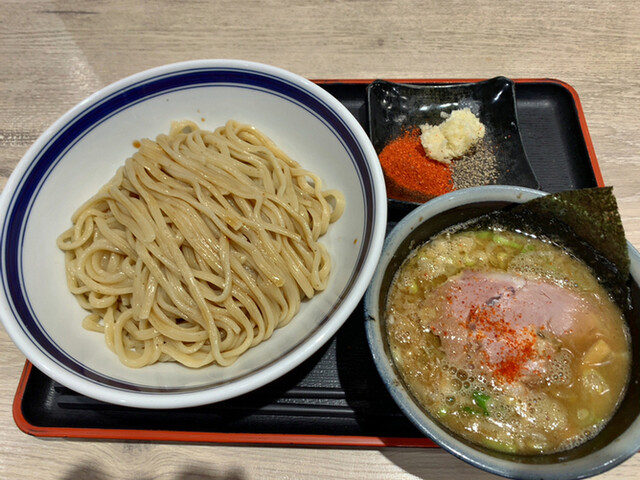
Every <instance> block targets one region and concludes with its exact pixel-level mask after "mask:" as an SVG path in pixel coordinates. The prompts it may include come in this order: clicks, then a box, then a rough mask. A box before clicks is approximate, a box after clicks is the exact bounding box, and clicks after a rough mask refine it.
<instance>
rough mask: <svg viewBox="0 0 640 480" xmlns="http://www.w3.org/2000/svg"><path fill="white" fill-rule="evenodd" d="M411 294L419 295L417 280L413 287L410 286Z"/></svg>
mask: <svg viewBox="0 0 640 480" xmlns="http://www.w3.org/2000/svg"><path fill="white" fill-rule="evenodd" d="M409 293H410V294H412V295H415V294H416V293H418V284H417V283H416V281H415V280H414V281H413V282H412V283H411V285H409Z"/></svg>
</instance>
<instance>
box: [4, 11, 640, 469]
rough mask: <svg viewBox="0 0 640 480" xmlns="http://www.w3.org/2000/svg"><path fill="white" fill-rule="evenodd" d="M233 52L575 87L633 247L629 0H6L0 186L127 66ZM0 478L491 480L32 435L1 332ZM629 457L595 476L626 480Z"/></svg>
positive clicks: (401, 73)
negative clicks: (17, 414) (22, 421)
mask: <svg viewBox="0 0 640 480" xmlns="http://www.w3.org/2000/svg"><path fill="white" fill-rule="evenodd" d="M198 58H239V59H245V60H253V61H259V62H263V63H268V64H272V65H276V66H279V67H282V68H285V69H288V70H291V71H293V72H295V73H298V74H300V75H303V76H305V77H308V78H313V79H323V78H354V79H356V78H360V79H363V78H364V79H373V78H487V77H492V76H496V75H504V76H508V77H512V78H540V77H552V78H557V79H560V80H563V81H565V82H567V83H569V84H570V85H572V86H573V87H574V88H575V89H576V90H577V92H578V94H579V96H580V99H581V101H582V106H583V109H584V112H585V116H586V119H587V123H588V128H589V132H590V133H591V137H592V140H593V144H594V147H595V151H596V155H597V158H598V161H599V164H600V168H601V170H602V175H603V177H604V181H605V183H606V184H607V185H613V187H614V191H615V194H616V196H617V198H618V201H619V207H620V211H621V214H622V218H623V222H624V225H625V229H626V233H627V236H628V239H629V240H630V241H631V242H632V243H633V244H634V245H635V246H636V247H640V193H638V187H640V153H639V152H640V134H639V133H638V132H640V115H639V114H638V105H639V104H640V62H639V59H640V3H639V2H636V1H635V0H617V1H616V0H611V1H608V2H604V1H602V0H589V1H563V2H559V1H555V0H542V1H538V2H520V1H517V0H503V1H501V2H478V1H474V0H449V1H447V2H436V1H430V0H416V1H405V0H394V1H390V0H377V1H375V0H373V1H367V0H332V1H329V0H327V1H323V0H317V1H316V2H306V1H304V0H283V1H276V0H270V1H269V0H262V1H246V0H218V1H215V0H214V1H197V2H172V1H162V2H152V1H140V2H139V1H134V0H118V1H111V2H106V1H99V2H91V1H87V0H80V1H68V2H66V1H18V0H4V1H3V2H2V7H1V8H0V188H2V187H3V186H4V184H5V182H6V180H7V178H8V177H9V175H10V174H11V172H12V171H13V169H14V167H15V165H16V164H17V162H18V161H19V160H20V158H21V157H22V155H23V154H24V153H25V151H26V150H27V148H28V147H29V146H30V145H31V144H32V143H33V142H34V141H35V140H36V138H37V137H38V136H39V135H40V134H41V133H42V132H43V131H44V130H45V128H46V127H47V126H49V125H50V124H51V123H52V122H54V121H55V120H56V119H57V118H58V117H59V116H60V115H62V114H63V113H64V112H65V111H67V110H68V109H69V108H71V107H72V106H73V105H75V104H76V103H78V102H79V101H81V100H82V99H84V98H85V97H87V96H88V95H89V94H91V93H93V92H95V91H96V90H98V89H100V88H102V87H104V86H106V85H108V84H110V83H112V82H114V81H116V80H118V79H120V78H122V77H125V76H127V75H130V74H133V73H136V72H138V71H141V70H144V69H147V68H151V67H155V66H159V65H162V64H167V63H172V62H177V61H183V60H191V59H198ZM0 352H1V355H2V364H3V368H2V369H1V370H0V478H2V479H21V478H25V479H26V478H29V479H32V478H37V479H65V480H67V479H84V478H87V479H98V480H102V479H104V480H106V479H116V478H118V479H119V478H126V479H143V480H147V479H167V480H169V479H175V480H193V479H203V480H204V479H211V480H218V479H233V480H245V479H247V480H248V479H258V478H259V479H265V478H277V479H294V478H295V479H299V478H303V479H305V478H367V479H389V478H394V479H396V478H397V479H405V478H407V479H408V478H438V479H464V478H489V477H492V475H489V474H486V473H483V472H480V471H479V470H476V469H475V468H472V467H470V466H468V465H466V464H465V463H463V462H462V461H460V460H457V459H455V458H454V457H453V456H451V455H449V454H447V453H445V452H444V451H442V450H440V449H427V450H424V449H410V448H383V449H374V448H365V449H348V448H282V447H277V448H276V447H255V446H247V447H243V446H223V445H193V444H186V445H184V444H182V445H181V444H163V443H147V442H137V441H136V442H123V441H78V440H66V439H47V440H44V439H40V438H35V437H32V436H29V435H26V434H24V433H22V432H21V431H20V430H19V429H18V428H17V427H16V425H15V423H14V421H13V417H12V402H13V396H14V393H15V390H16V386H17V384H18V379H19V376H20V372H21V369H22V366H23V364H24V360H25V359H24V356H23V355H22V354H21V353H20V352H19V350H18V349H17V348H15V347H14V346H13V344H12V343H11V341H10V340H9V338H8V336H7V335H6V333H5V332H4V330H3V329H1V328H0ZM639 477H640V454H638V455H636V456H635V457H633V458H631V459H630V460H628V461H627V462H625V463H624V464H622V465H621V466H618V467H617V468H615V469H613V470H612V471H610V472H608V473H606V474H604V475H602V476H601V477H599V478H621V479H622V478H625V479H627V478H628V479H631V478H639Z"/></svg>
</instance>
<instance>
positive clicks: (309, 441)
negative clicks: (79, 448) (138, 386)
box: [13, 78, 604, 448]
mask: <svg viewBox="0 0 640 480" xmlns="http://www.w3.org/2000/svg"><path fill="white" fill-rule="evenodd" d="M389 80H390V81H394V82H404V83H418V84H431V83H439V84H440V83H445V84H446V83H467V82H477V81H481V80H485V79H389ZM312 81H313V82H315V83H317V84H319V85H327V84H332V83H347V84H349V83H351V84H368V83H371V82H372V81H373V79H346V80H344V79H315V80H312ZM513 81H514V82H515V83H516V84H518V83H553V84H556V85H558V86H560V87H562V88H564V89H566V90H567V91H568V92H569V94H570V95H571V97H572V98H573V101H574V103H575V107H576V112H577V114H578V119H579V122H580V129H581V131H582V135H583V138H584V141H585V144H586V147H587V152H588V154H589V159H590V161H591V168H592V169H593V173H594V175H595V179H596V183H597V185H598V186H600V187H602V186H604V181H603V178H602V172H601V171H600V166H599V164H598V159H597V157H596V153H595V149H594V147H593V142H592V141H591V135H590V134H589V129H588V127H587V121H586V119H585V116H584V111H583V110H582V103H581V102H580V97H579V96H578V92H577V91H576V90H575V89H574V88H573V87H572V86H571V85H569V84H568V83H566V82H564V81H562V80H557V79H554V78H518V79H514V80H513ZM32 367H33V365H32V364H31V362H29V360H27V361H26V362H25V364H24V368H23V370H22V374H21V376H20V381H19V383H18V388H17V390H16V394H15V396H14V401H13V419H14V421H15V423H16V425H17V427H18V428H19V429H20V430H22V431H23V432H24V433H26V434H28V435H33V436H35V437H42V438H48V437H56V438H78V439H94V440H146V441H163V442H188V443H218V444H242V445H272V446H325V447H373V448H382V447H427V448H433V447H437V445H436V444H435V443H434V442H433V441H431V440H430V439H429V438H427V437H421V438H400V437H398V438H395V437H392V438H390V437H370V436H341V435H311V434H306V435H302V434H287V433H281V434H253V433H216V432H186V431H173V430H123V429H118V430H116V429H104V428H75V427H39V426H37V425H32V424H31V423H30V422H29V421H28V420H27V419H26V418H25V417H24V414H23V412H22V400H23V398H24V393H25V389H26V385H27V381H28V379H29V375H30V373H31V369H32Z"/></svg>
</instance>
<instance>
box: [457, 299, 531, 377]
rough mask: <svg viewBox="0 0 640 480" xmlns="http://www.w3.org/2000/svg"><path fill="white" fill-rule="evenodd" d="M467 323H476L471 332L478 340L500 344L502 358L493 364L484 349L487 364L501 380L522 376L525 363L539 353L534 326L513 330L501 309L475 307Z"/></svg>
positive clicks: (471, 324) (468, 325) (468, 324)
mask: <svg viewBox="0 0 640 480" xmlns="http://www.w3.org/2000/svg"><path fill="white" fill-rule="evenodd" d="M466 326H467V328H469V327H471V326H473V328H469V332H470V335H472V336H475V339H476V340H478V341H482V340H484V341H485V342H498V343H500V344H501V346H500V353H501V359H500V361H499V362H497V363H491V361H490V359H489V355H488V354H487V352H486V351H484V350H483V351H482V354H483V356H484V361H485V362H484V363H485V365H486V366H488V367H489V368H490V369H491V371H492V372H493V374H494V375H495V376H496V378H497V379H498V380H502V381H505V382H509V383H510V382H513V381H514V380H516V379H517V378H518V377H519V376H520V375H521V373H522V370H523V368H524V366H525V364H526V363H527V362H528V361H530V360H532V359H534V358H535V357H536V355H537V350H536V339H537V337H536V332H535V331H534V330H533V329H532V328H526V329H520V330H516V329H514V328H513V327H512V326H511V324H510V323H509V322H508V321H506V319H505V318H504V316H503V315H502V314H501V310H500V308H496V307H493V306H483V307H482V308H475V307H472V308H471V310H470V312H469V318H468V319H467V325H466Z"/></svg>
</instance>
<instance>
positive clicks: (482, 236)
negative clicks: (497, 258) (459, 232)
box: [476, 230, 493, 240]
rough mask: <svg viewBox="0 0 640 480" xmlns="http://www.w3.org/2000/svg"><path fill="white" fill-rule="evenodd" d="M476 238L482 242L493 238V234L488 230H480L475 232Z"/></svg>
mask: <svg viewBox="0 0 640 480" xmlns="http://www.w3.org/2000/svg"><path fill="white" fill-rule="evenodd" d="M476 237H477V238H480V239H482V240H489V239H490V238H492V237H493V232H491V231H489V230H480V231H479V232H476Z"/></svg>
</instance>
